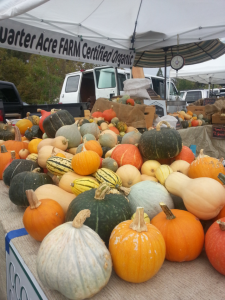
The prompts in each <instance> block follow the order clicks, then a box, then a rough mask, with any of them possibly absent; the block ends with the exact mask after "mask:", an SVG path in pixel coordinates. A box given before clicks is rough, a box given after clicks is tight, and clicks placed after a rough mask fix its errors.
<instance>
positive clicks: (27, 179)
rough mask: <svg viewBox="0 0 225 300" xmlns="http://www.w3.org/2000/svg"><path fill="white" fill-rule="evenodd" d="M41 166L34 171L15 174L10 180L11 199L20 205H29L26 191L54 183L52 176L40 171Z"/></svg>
mask: <svg viewBox="0 0 225 300" xmlns="http://www.w3.org/2000/svg"><path fill="white" fill-rule="evenodd" d="M39 171H40V168H37V169H34V170H33V171H32V172H29V171H24V172H21V173H18V174H17V175H15V176H14V177H13V178H12V180H11V181H10V187H9V199H10V200H11V201H12V202H13V203H14V204H16V205H18V206H25V207H27V206H29V202H28V199H27V196H26V193H25V191H26V190H29V189H32V190H36V189H37V188H38V187H39V186H41V185H45V184H52V183H53V181H52V179H51V177H50V176H49V175H47V174H44V173H39Z"/></svg>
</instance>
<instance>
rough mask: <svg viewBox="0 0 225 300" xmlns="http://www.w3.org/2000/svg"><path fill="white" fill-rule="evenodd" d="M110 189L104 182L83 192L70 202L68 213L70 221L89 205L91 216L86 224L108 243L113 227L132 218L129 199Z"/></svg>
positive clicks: (67, 218) (67, 216)
mask: <svg viewBox="0 0 225 300" xmlns="http://www.w3.org/2000/svg"><path fill="white" fill-rule="evenodd" d="M110 191H111V190H110V187H109V186H108V185H107V184H106V183H102V184H100V186H99V187H98V188H97V189H91V190H89V191H86V192H83V193H81V194H80V195H78V196H77V197H76V199H74V200H73V201H72V202H71V203H70V205H69V207H68V210H67V213H66V222H68V221H71V220H73V219H74V217H75V216H76V215H77V214H78V213H79V212H80V211H81V210H83V209H84V208H85V207H88V208H89V209H90V211H91V216H90V218H88V219H87V220H86V221H85V223H84V224H85V225H87V226H89V227H90V228H92V229H93V230H94V231H96V232H97V233H98V234H99V236H100V237H101V239H102V240H103V241H104V242H105V244H106V245H108V243H109V237H110V234H111V232H112V230H113V228H114V227H115V226H116V225H118V224H119V223H120V222H122V221H125V220H128V219H130V218H131V211H130V207H129V204H128V201H127V199H126V198H125V197H124V196H123V195H122V194H120V193H119V192H118V191H117V190H116V193H109V192H110ZM112 192H113V190H112Z"/></svg>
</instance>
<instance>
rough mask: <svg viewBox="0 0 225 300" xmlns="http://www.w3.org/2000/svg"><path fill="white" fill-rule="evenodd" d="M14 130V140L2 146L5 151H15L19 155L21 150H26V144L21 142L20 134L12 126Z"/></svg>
mask: <svg viewBox="0 0 225 300" xmlns="http://www.w3.org/2000/svg"><path fill="white" fill-rule="evenodd" d="M28 121H29V120H28ZM14 130H15V140H8V141H6V142H4V145H5V147H6V149H7V150H15V151H16V152H17V153H19V151H20V150H21V149H27V148H28V143H26V142H23V141H22V138H21V133H20V130H19V128H18V127H17V126H14Z"/></svg>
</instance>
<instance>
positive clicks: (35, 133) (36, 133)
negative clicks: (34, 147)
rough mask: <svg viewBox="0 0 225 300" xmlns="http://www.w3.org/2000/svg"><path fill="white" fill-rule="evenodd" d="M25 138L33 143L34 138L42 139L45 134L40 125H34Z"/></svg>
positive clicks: (27, 131) (26, 132)
mask: <svg viewBox="0 0 225 300" xmlns="http://www.w3.org/2000/svg"><path fill="white" fill-rule="evenodd" d="M24 135H25V137H26V138H27V139H28V140H29V141H31V140H32V139H34V138H39V139H41V138H42V135H43V132H42V131H41V129H40V127H39V126H38V125H33V126H32V127H31V128H28V129H27V130H26V131H25V134H24Z"/></svg>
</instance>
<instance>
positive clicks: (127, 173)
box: [116, 165, 141, 188]
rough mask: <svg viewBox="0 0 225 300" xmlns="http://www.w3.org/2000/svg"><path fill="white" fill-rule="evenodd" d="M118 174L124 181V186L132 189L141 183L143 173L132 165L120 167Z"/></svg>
mask: <svg viewBox="0 0 225 300" xmlns="http://www.w3.org/2000/svg"><path fill="white" fill-rule="evenodd" d="M116 174H117V175H118V176H119V177H120V178H121V180H122V186H125V187H127V188H130V187H131V186H132V185H134V184H136V183H138V182H140V181H141V173H140V172H139V170H138V169H137V168H136V167H134V166H132V165H124V166H122V167H119V169H118V170H117V171H116Z"/></svg>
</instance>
